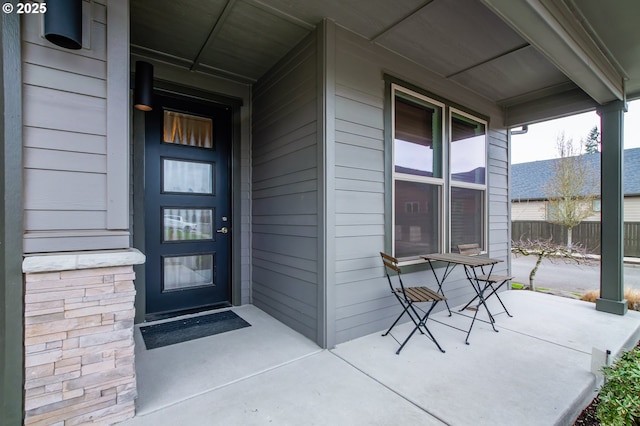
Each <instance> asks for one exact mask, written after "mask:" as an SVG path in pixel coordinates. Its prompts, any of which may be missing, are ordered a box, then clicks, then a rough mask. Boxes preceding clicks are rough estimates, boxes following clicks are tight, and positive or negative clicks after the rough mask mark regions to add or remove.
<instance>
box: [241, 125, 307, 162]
mask: <svg viewBox="0 0 640 426" xmlns="http://www.w3.org/2000/svg"><path fill="white" fill-rule="evenodd" d="M315 130H316V126H315V122H311V123H309V124H307V125H305V126H302V127H300V128H298V129H295V130H294V131H293V132H291V133H288V134H286V135H284V136H282V137H280V138H278V139H277V143H275V142H274V143H270V144H264V145H263V146H261V147H260V148H261V149H260V148H256V150H255V151H254V152H253V156H254V161H253V163H252V165H253V166H257V165H259V164H262V163H267V162H270V161H272V160H273V159H275V158H279V157H284V156H285V155H289V154H292V153H294V152H296V151H299V150H300V149H302V148H306V147H308V146H314V145H315V144H316V134H315Z"/></svg>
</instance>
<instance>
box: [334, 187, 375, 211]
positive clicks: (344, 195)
mask: <svg viewBox="0 0 640 426" xmlns="http://www.w3.org/2000/svg"><path fill="white" fill-rule="evenodd" d="M336 213H365V214H371V213H374V214H375V213H378V214H384V194H380V193H371V192H353V191H336Z"/></svg>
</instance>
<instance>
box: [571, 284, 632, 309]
mask: <svg viewBox="0 0 640 426" xmlns="http://www.w3.org/2000/svg"><path fill="white" fill-rule="evenodd" d="M598 297H600V290H590V291H588V292H586V293H585V295H584V296H582V297H581V298H580V300H585V301H587V302H595V301H596V299H597V298H598ZM624 298H625V299H627V306H628V307H629V309H631V310H633V311H640V290H638V289H633V288H625V289H624Z"/></svg>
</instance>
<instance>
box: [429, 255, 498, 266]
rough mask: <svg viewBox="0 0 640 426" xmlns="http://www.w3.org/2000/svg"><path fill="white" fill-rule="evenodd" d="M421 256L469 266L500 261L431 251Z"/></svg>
mask: <svg viewBox="0 0 640 426" xmlns="http://www.w3.org/2000/svg"><path fill="white" fill-rule="evenodd" d="M420 257H422V258H423V259H425V260H439V261H441V262H449V263H455V264H457V265H466V266H471V267H476V266H486V265H495V264H496V263H498V262H502V260H499V259H492V258H490V257H484V256H465V255H463V254H459V253H432V254H423V255H421V256H420Z"/></svg>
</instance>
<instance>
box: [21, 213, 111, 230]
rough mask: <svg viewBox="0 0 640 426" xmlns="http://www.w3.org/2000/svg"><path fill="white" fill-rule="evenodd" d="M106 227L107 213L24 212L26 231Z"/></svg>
mask: <svg viewBox="0 0 640 426" xmlns="http://www.w3.org/2000/svg"><path fill="white" fill-rule="evenodd" d="M106 226H107V213H106V212H105V211H73V210H62V211H56V210H54V211H51V210H25V212H24V227H25V230H26V231H58V230H79V229H87V230H89V229H92V230H97V229H105V228H106Z"/></svg>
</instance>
